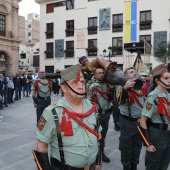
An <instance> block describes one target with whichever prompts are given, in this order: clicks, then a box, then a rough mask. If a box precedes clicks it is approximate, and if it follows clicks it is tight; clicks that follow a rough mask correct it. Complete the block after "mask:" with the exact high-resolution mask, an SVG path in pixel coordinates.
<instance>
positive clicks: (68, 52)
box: [64, 41, 74, 57]
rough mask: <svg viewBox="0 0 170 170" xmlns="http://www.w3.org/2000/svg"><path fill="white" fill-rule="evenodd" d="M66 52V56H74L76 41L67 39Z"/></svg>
mask: <svg viewBox="0 0 170 170" xmlns="http://www.w3.org/2000/svg"><path fill="white" fill-rule="evenodd" d="M64 52H65V56H66V57H73V56H74V41H66V50H65V51H64Z"/></svg>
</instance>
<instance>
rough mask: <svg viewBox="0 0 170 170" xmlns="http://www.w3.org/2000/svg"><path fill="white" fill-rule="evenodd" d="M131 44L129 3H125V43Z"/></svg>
mask: <svg viewBox="0 0 170 170" xmlns="http://www.w3.org/2000/svg"><path fill="white" fill-rule="evenodd" d="M130 42H131V2H125V43H130Z"/></svg>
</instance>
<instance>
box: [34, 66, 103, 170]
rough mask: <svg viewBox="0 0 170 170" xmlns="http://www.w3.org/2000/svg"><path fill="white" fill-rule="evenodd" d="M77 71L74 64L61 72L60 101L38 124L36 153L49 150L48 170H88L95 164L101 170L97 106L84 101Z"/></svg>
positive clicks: (78, 71)
mask: <svg viewBox="0 0 170 170" xmlns="http://www.w3.org/2000/svg"><path fill="white" fill-rule="evenodd" d="M80 70H81V69H80V65H79V64H77V65H75V66H71V67H69V68H67V69H65V70H63V71H61V89H62V91H63V93H64V97H62V98H61V99H60V100H59V101H58V103H53V104H52V105H50V106H49V107H47V108H46V109H45V110H44V112H43V114H42V116H41V119H40V121H39V123H38V130H37V132H36V137H37V139H38V145H37V150H38V151H39V152H42V153H44V152H45V153H46V152H47V151H48V146H49V145H50V146H51V155H50V159H51V170H60V169H61V170H92V169H94V166H95V164H96V170H101V157H100V154H99V152H98V139H100V138H101V135H100V131H101V128H99V129H98V132H97V131H96V126H97V119H96V118H97V117H96V108H97V106H96V104H94V105H93V104H92V103H91V102H90V101H89V100H86V99H84V95H85V80H84V77H83V75H82V72H81V71H80ZM54 115H55V116H54ZM56 126H57V128H56ZM36 160H37V159H36ZM46 161H48V158H47V160H46ZM37 162H38V161H37ZM37 165H38V166H39V165H40V164H39V163H37ZM40 166H41V165H40ZM46 169H47V168H46Z"/></svg>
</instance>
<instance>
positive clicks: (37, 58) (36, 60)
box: [33, 55, 40, 67]
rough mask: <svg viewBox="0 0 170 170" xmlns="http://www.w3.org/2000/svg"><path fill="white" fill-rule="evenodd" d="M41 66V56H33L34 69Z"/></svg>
mask: <svg viewBox="0 0 170 170" xmlns="http://www.w3.org/2000/svg"><path fill="white" fill-rule="evenodd" d="M39 66H40V56H39V55H34V56H33V67H39Z"/></svg>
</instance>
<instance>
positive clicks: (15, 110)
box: [0, 97, 170, 170]
mask: <svg viewBox="0 0 170 170" xmlns="http://www.w3.org/2000/svg"><path fill="white" fill-rule="evenodd" d="M58 99H59V97H55V98H54V97H52V101H53V102H54V101H55V100H58ZM0 115H2V116H3V118H0V120H1V121H0V170H36V165H35V162H34V159H33V156H32V152H31V151H32V150H33V149H35V148H36V142H37V140H36V138H35V131H36V126H35V122H36V114H35V108H34V107H33V104H32V98H31V97H25V98H22V99H21V100H19V101H16V102H15V104H12V105H9V107H8V108H4V109H3V110H1V111H0ZM112 122H113V119H112V117H111V119H110V126H109V131H108V134H107V138H106V147H105V153H106V155H107V156H108V157H109V158H110V159H111V162H110V163H103V168H102V169H103V170H122V169H123V168H122V165H121V163H120V152H119V150H118V143H119V132H116V131H115V130H114V125H113V123H112ZM144 154H145V149H144V148H143V149H142V152H141V156H140V164H139V165H138V170H144V169H145V168H144ZM168 170H170V168H169V169H168Z"/></svg>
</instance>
